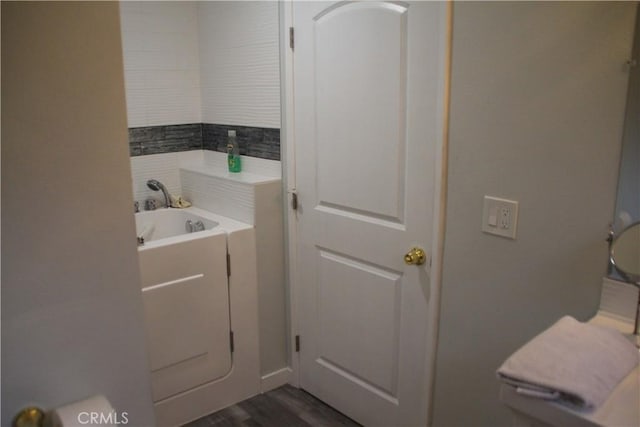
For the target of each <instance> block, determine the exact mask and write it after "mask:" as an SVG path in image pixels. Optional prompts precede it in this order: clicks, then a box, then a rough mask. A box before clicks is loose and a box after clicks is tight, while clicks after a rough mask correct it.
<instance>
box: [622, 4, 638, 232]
mask: <svg viewBox="0 0 640 427" xmlns="http://www.w3.org/2000/svg"><path fill="white" fill-rule="evenodd" d="M639 15H640V10H639V11H638V14H637V15H636V20H638V16H639ZM633 58H635V59H636V61H638V60H640V29H639V28H637V27H636V31H635V35H634V41H633ZM622 218H624V219H626V221H621V219H622ZM616 219H617V221H616V226H618V227H617V228H618V230H616V231H621V229H622V227H624V226H628V225H629V222H635V221H640V64H638V65H636V66H635V67H633V68H632V69H631V74H630V78H629V90H628V92H627V112H626V118H625V124H624V137H623V139H622V157H621V159H620V178H619V180H618V194H617V197H616Z"/></svg>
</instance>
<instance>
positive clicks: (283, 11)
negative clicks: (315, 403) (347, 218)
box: [280, 0, 300, 387]
mask: <svg viewBox="0 0 640 427" xmlns="http://www.w3.org/2000/svg"><path fill="white" fill-rule="evenodd" d="M293 25H294V24H293V1H291V0H287V1H284V2H281V3H280V73H281V84H280V90H281V100H282V101H281V105H282V107H281V108H282V113H281V117H282V125H281V128H280V153H281V156H282V157H281V158H282V167H283V173H282V177H283V184H284V188H283V191H284V194H285V196H286V197H283V202H284V204H285V206H284V212H286V214H285V234H286V235H285V253H286V254H287V256H286V257H285V263H286V265H285V268H286V276H287V277H286V281H287V290H288V301H287V303H288V312H287V314H288V319H289V339H288V344H289V345H288V348H289V365H290V369H291V374H290V380H289V382H290V383H291V384H292V385H294V386H296V387H298V386H299V381H300V377H299V363H300V362H299V354H298V353H296V351H295V348H294V346H293V345H292V343H293V337H295V336H296V335H297V334H298V315H297V306H298V304H297V299H298V292H297V289H298V282H297V273H296V262H297V251H296V248H297V246H296V244H297V215H296V211H294V210H293V209H292V208H291V194H292V193H293V192H294V191H295V189H296V162H295V134H294V106H293V100H294V93H293V81H294V80H293V79H294V75H293V52H292V51H291V49H290V48H289V27H293Z"/></svg>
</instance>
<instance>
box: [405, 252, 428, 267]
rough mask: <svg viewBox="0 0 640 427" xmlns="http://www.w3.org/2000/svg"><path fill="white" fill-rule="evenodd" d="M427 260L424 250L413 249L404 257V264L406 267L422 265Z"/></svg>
mask: <svg viewBox="0 0 640 427" xmlns="http://www.w3.org/2000/svg"><path fill="white" fill-rule="evenodd" d="M426 260H427V254H426V253H425V252H424V249H421V248H413V249H411V250H410V251H409V252H407V254H406V255H405V256H404V262H405V263H406V264H408V265H422V264H424V262H425V261H426Z"/></svg>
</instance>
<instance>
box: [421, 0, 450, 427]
mask: <svg viewBox="0 0 640 427" xmlns="http://www.w3.org/2000/svg"><path fill="white" fill-rule="evenodd" d="M441 22H442V23H443V25H444V26H445V27H446V28H445V30H444V31H443V32H442V33H441V34H444V38H443V40H441V41H440V43H441V45H440V47H441V51H440V55H441V58H440V59H441V61H442V63H443V64H444V67H443V69H442V75H441V76H440V77H439V80H440V82H441V85H440V90H441V92H440V94H439V98H440V106H441V107H440V108H441V110H440V114H441V117H440V118H441V123H442V128H441V129H440V132H441V133H440V137H439V138H438V139H437V140H436V144H437V147H436V153H437V154H436V156H437V157H436V162H435V163H436V164H435V177H434V178H435V186H434V188H435V194H434V206H433V212H434V215H433V243H432V248H431V251H432V259H431V276H430V277H431V292H430V295H429V330H428V336H427V359H426V361H425V364H426V370H425V372H426V378H425V380H426V384H427V388H426V391H427V396H426V398H427V426H431V425H432V422H433V396H434V390H435V378H436V356H437V352H438V330H439V328H440V291H441V289H442V270H443V259H444V241H445V231H446V220H447V174H448V164H449V111H450V94H451V46H452V35H453V2H452V1H447V5H446V7H444V8H443V9H442V17H441Z"/></svg>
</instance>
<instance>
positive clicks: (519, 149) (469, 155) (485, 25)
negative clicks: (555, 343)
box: [434, 2, 636, 427]
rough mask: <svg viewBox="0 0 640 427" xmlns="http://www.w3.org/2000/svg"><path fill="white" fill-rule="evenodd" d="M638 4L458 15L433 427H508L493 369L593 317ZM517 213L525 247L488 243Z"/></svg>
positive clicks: (467, 6)
mask: <svg viewBox="0 0 640 427" xmlns="http://www.w3.org/2000/svg"><path fill="white" fill-rule="evenodd" d="M635 7H636V6H635V4H634V3H606V4H604V3H569V2H567V3H555V2H551V3H547V2H539V3H524V2H523V3H520V2H516V3H511V2H495V3H484V2H469V3H467V2H455V4H454V18H453V19H454V28H453V69H452V87H451V90H452V93H451V112H450V113H451V116H450V119H451V121H450V158H449V162H450V163H449V182H448V206H447V228H446V238H445V254H444V278H443V287H442V299H441V310H442V311H441V324H440V331H439V337H440V338H439V344H438V352H437V367H436V384H435V396H434V399H435V400H434V425H435V426H447V427H451V426H506V425H510V416H509V413H508V411H507V410H506V409H505V408H504V407H503V406H502V405H501V404H500V403H499V402H498V388H499V387H498V382H497V380H496V378H495V370H496V368H497V367H498V366H499V365H500V364H501V363H502V362H503V360H504V359H506V358H507V357H508V356H509V355H510V354H511V353H512V352H513V351H515V350H516V349H517V348H518V347H519V346H521V345H522V344H524V343H525V342H526V341H528V340H529V339H530V338H532V337H533V336H534V335H535V334H537V333H538V332H540V331H542V330H543V329H544V328H546V327H548V326H550V325H551V324H552V323H553V322H554V321H555V320H557V319H558V318H559V317H561V316H562V315H565V314H569V315H573V316H575V317H577V318H578V319H579V320H586V319H588V318H589V317H590V316H592V315H593V314H594V313H595V310H596V308H597V305H598V300H599V289H600V283H601V278H602V276H603V275H604V274H605V272H606V266H607V245H606V243H605V241H604V239H605V237H606V234H607V228H608V224H609V222H610V221H611V220H612V219H613V208H614V196H615V190H616V180H617V173H618V158H619V154H620V140H621V129H622V123H623V116H624V104H625V92H626V84H627V78H628V74H627V73H626V71H625V68H624V66H623V64H624V61H625V60H627V59H628V55H629V53H630V49H631V38H632V33H633V24H634V18H635ZM485 194H488V195H494V196H498V197H504V198H510V199H514V200H518V201H519V202H520V215H519V223H518V238H517V240H515V241H513V240H507V239H503V238H499V237H493V236H490V235H487V234H483V233H482V232H481V231H480V226H481V214H482V199H483V195H485Z"/></svg>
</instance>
